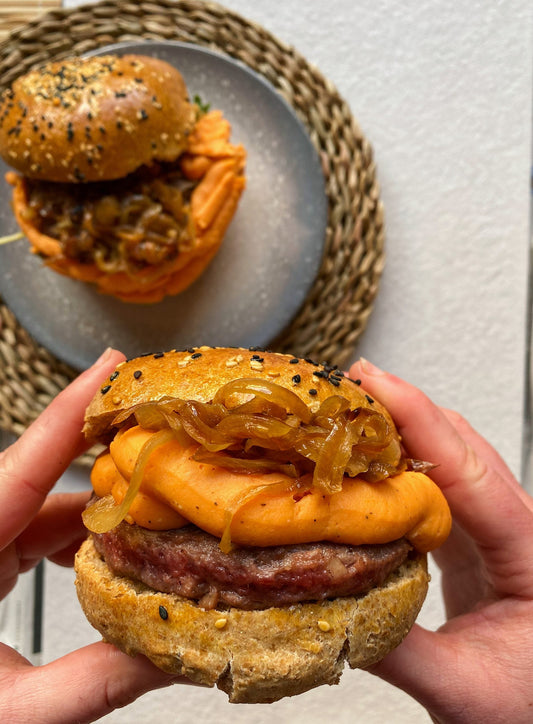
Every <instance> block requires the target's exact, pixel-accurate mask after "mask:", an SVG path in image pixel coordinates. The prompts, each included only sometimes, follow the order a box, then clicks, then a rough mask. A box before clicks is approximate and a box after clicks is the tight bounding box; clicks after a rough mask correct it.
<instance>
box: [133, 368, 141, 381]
mask: <svg viewBox="0 0 533 724" xmlns="http://www.w3.org/2000/svg"><path fill="white" fill-rule="evenodd" d="M141 375H142V371H141V370H135V372H134V373H133V376H134V377H135V379H136V380H138V379H139V377H140V376H141Z"/></svg>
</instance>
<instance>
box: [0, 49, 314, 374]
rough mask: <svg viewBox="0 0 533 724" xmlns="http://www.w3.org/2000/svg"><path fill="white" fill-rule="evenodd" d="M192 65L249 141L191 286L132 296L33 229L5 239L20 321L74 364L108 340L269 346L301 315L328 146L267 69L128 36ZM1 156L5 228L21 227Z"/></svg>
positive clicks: (197, 88)
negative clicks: (54, 251)
mask: <svg viewBox="0 0 533 724" xmlns="http://www.w3.org/2000/svg"><path fill="white" fill-rule="evenodd" d="M106 52H116V53H124V52H128V53H131V52H133V53H143V54H145V55H154V56H156V57H158V58H162V59H164V60H166V61H168V62H170V63H172V64H173V65H175V66H176V67H177V68H179V70H180V71H181V73H182V74H183V76H184V78H185V81H186V83H187V86H188V89H189V93H190V95H191V97H193V96H194V95H196V94H198V95H199V96H200V97H201V98H202V100H203V101H204V102H209V103H210V104H211V107H212V108H220V109H221V110H222V111H223V112H224V114H225V116H226V117H227V118H228V120H229V121H230V123H231V125H232V140H233V141H234V142H235V143H242V144H244V146H245V147H246V149H247V152H248V161H247V167H246V176H247V187H246V189H245V191H244V193H243V196H242V197H241V202H240V205H239V208H238V209H237V213H236V215H235V217H234V219H233V221H232V223H231V226H230V228H229V230H228V232H227V234H226V238H225V240H224V242H223V244H222V247H221V250H220V251H219V253H218V255H217V256H216V257H215V259H214V260H213V262H212V263H211V265H210V266H209V268H208V269H207V271H206V272H205V273H204V274H203V275H202V276H201V277H200V278H199V279H198V280H197V281H196V282H195V283H194V284H193V285H192V286H191V287H189V289H187V290H186V291H185V292H183V293H182V294H180V295H178V296H176V297H172V298H167V299H165V300H163V301H162V302H160V303H158V304H155V305H136V304H133V305H132V304H127V303H124V302H121V301H119V300H116V299H113V298H109V297H106V296H103V295H101V294H99V293H97V292H96V291H95V290H94V289H93V288H92V287H91V286H89V285H87V284H84V283H81V282H76V281H74V280H71V279H67V278H64V277H62V276H61V275H59V274H56V273H55V272H52V271H50V270H49V269H46V268H45V267H44V266H43V265H42V262H41V261H40V259H39V258H38V257H35V256H34V255H32V254H30V253H29V252H28V243H27V241H26V240H25V239H23V240H20V241H16V242H12V243H9V244H4V245H3V246H0V293H1V294H2V296H3V298H4V300H5V302H6V303H7V305H8V306H9V307H10V308H11V310H12V311H13V312H14V314H15V315H16V317H17V319H18V320H19V322H20V323H21V324H22V325H23V326H24V327H25V328H26V329H27V330H28V331H29V332H30V333H31V334H32V335H33V336H34V337H35V338H36V339H37V340H38V341H39V342H40V343H41V344H42V345H43V346H44V347H46V348H47V349H48V350H50V351H51V352H52V353H53V354H55V355H56V356H57V357H58V358H60V359H62V360H63V361H65V362H67V363H68V364H70V365H72V366H73V367H74V368H76V369H80V370H81V369H84V368H86V367H88V366H89V365H90V364H91V363H92V362H93V361H94V359H96V357H98V355H99V354H100V353H101V352H102V350H103V349H104V348H105V347H106V346H113V347H115V348H118V349H120V350H122V351H123V352H124V353H125V354H126V355H127V356H128V357H133V356H136V355H138V354H142V353H144V352H157V351H160V350H167V349H172V348H177V349H181V348H186V347H189V346H193V345H201V344H208V345H212V346H232V347H233V346H244V347H248V346H263V347H264V346H267V345H268V343H269V342H270V340H272V339H273V338H274V337H275V336H276V334H278V333H279V332H280V331H281V330H282V329H283V328H284V326H285V325H286V324H288V323H289V322H290V320H291V319H292V318H293V317H294V315H295V314H296V312H297V311H298V309H299V307H300V306H301V304H302V303H303V302H304V300H305V298H306V295H307V293H308V291H309V289H310V287H311V285H312V283H313V281H314V279H315V277H316V274H317V272H318V269H319V266H320V262H321V259H322V255H323V250H324V240H325V231H326V224H327V199H326V195H325V190H324V178H323V175H322V171H321V168H320V163H319V159H318V155H317V153H316V151H315V149H314V147H313V146H312V144H311V141H310V139H309V137H308V135H307V133H306V130H305V128H304V126H303V124H302V123H301V122H300V121H299V119H298V118H297V117H296V115H295V113H294V111H293V109H292V108H291V107H290V106H289V105H288V104H287V103H286V102H285V101H284V100H283V99H282V98H281V96H280V95H279V94H278V93H277V92H276V91H275V90H274V89H273V88H272V87H271V86H270V85H269V84H268V83H267V82H266V81H265V80H264V79H263V78H262V77H261V76H259V75H257V74H256V73H254V72H253V71H251V70H250V69H248V68H247V67H245V66H244V65H241V64H240V63H238V62H236V61H234V60H232V59H231V58H228V57H226V56H224V55H221V54H219V53H215V52H212V51H209V50H205V49H203V48H200V47H197V46H194V45H188V44H185V43H177V42H145V43H121V44H118V45H112V46H107V47H105V48H100V49H99V51H98V54H99V55H101V54H103V53H106ZM6 170H7V167H6V166H4V165H2V164H1V162H0V234H2V235H5V234H10V233H13V232H15V231H17V226H16V223H15V221H14V219H13V216H12V212H11V208H10V196H11V193H10V188H9V187H8V185H7V184H6V183H5V181H4V180H3V176H4V173H5V171H6Z"/></svg>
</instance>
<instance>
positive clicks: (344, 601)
mask: <svg viewBox="0 0 533 724" xmlns="http://www.w3.org/2000/svg"><path fill="white" fill-rule="evenodd" d="M75 569H76V573H77V579H76V587H77V592H78V597H79V600H80V603H81V605H82V608H83V610H84V612H85V615H86V616H87V618H88V619H89V621H90V622H91V624H92V625H93V626H94V627H95V628H96V629H97V630H98V631H100V633H101V634H102V636H103V638H104V639H105V640H106V641H109V642H110V643H113V644H115V645H116V646H118V647H119V648H120V649H122V650H123V651H125V652H126V653H128V654H130V655H135V654H139V653H141V654H144V655H145V656H147V657H148V658H149V659H151V660H152V661H153V662H154V663H155V664H156V665H157V666H158V667H159V668H161V669H163V670H164V671H168V672H171V673H176V674H183V675H185V676H187V677H189V678H190V679H191V680H192V681H194V682H197V683H199V684H203V685H205V686H215V685H216V686H218V687H219V688H220V689H222V690H223V691H225V692H226V693H227V694H228V695H229V699H230V701H231V702H236V703H237V702H239V703H260V702H272V701H276V700H278V699H281V698H282V697H285V696H293V695H295V694H299V693H302V692H304V691H307V690H308V689H311V688H313V687H315V686H319V685H322V684H336V683H338V681H339V679H340V676H341V674H342V670H343V668H344V665H345V662H347V663H348V665H349V666H350V667H351V668H366V667H368V666H371V665H372V664H374V663H376V662H377V661H379V660H380V659H382V658H383V657H384V656H385V655H386V654H387V653H388V652H389V651H391V650H392V649H393V648H394V647H396V646H397V645H398V644H399V643H400V642H401V641H402V639H403V638H404V637H405V636H406V634H407V633H408V631H409V629H410V628H411V626H412V625H413V623H414V621H415V618H416V616H417V614H418V612H419V610H420V607H421V605H422V603H423V601H424V598H425V596H426V592H427V587H428V581H429V577H428V574H427V567H426V558H425V556H423V555H419V556H418V557H416V558H414V559H410V560H409V561H407V562H406V563H404V564H403V565H402V566H401V568H400V569H399V570H398V571H397V572H395V573H394V574H392V575H391V576H390V577H389V578H388V579H387V581H386V582H385V584H384V585H383V586H381V587H379V588H374V589H372V590H371V591H370V592H369V593H367V594H366V595H364V596H361V597H358V598H338V599H335V600H331V601H326V602H322V603H305V604H297V605H293V606H289V607H287V608H268V609H265V610H261V611H243V610H238V609H234V608H232V609H229V610H227V611H217V610H209V611H206V610H203V609H202V608H200V607H199V606H198V605H196V604H195V603H194V602H192V601H189V600H187V599H183V598H180V597H178V596H175V595H172V594H166V593H165V594H164V593H158V592H156V591H154V590H152V589H150V588H147V587H146V586H143V585H142V584H138V583H134V582H133V581H130V580H128V579H126V578H120V577H117V576H114V575H113V574H112V573H111V571H110V569H109V568H108V566H107V565H106V563H105V562H104V561H103V560H102V559H101V558H100V556H99V555H98V553H97V552H96V550H95V548H94V545H93V542H92V540H91V539H88V540H87V541H86V542H85V543H84V544H83V545H82V547H81V549H80V551H79V553H78V554H77V556H76V562H75ZM328 627H329V628H328Z"/></svg>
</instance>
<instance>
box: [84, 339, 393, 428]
mask: <svg viewBox="0 0 533 724" xmlns="http://www.w3.org/2000/svg"><path fill="white" fill-rule="evenodd" d="M239 378H258V379H265V380H270V381H272V382H275V383H276V384H277V385H280V386H282V387H285V388H287V389H289V390H291V391H292V392H294V393H295V394H296V395H298V397H300V399H302V400H303V401H304V402H305V404H306V405H307V406H308V407H310V408H311V410H313V411H314V410H316V409H318V407H319V406H320V403H321V402H323V401H324V400H325V399H327V398H328V397H330V396H332V395H342V396H343V397H345V398H346V399H348V400H349V401H350V403H351V407H352V409H355V408H356V407H363V408H371V409H376V410H378V411H379V412H380V413H381V414H383V415H384V416H385V417H386V419H387V420H388V421H389V423H390V425H391V427H392V428H393V429H394V425H393V423H392V420H391V418H390V416H389V413H388V412H387V411H386V410H385V408H384V407H382V406H381V405H380V404H379V402H377V401H376V400H373V399H372V398H371V397H370V396H369V395H367V394H366V393H365V391H364V390H362V389H361V387H360V386H359V385H358V384H357V383H356V382H354V381H352V380H350V379H348V378H347V377H344V376H342V372H339V370H338V369H337V368H332V367H330V366H328V365H325V364H317V363H315V362H311V361H308V360H303V359H297V358H295V357H294V356H292V355H286V354H279V353H275V352H263V351H255V350H253V349H252V350H251V349H237V348H226V347H217V348H213V347H198V348H194V349H190V350H187V351H179V352H178V351H172V352H166V353H165V354H155V355H146V356H143V357H137V358H136V359H131V360H128V361H127V362H124V363H122V364H120V365H118V367H117V368H116V370H115V371H114V372H113V374H112V375H111V376H110V378H109V380H106V381H105V383H104V384H103V385H102V387H101V388H100V389H99V391H98V392H97V393H96V395H95V396H94V398H93V400H92V402H91V403H90V405H89V407H88V408H87V411H86V414H85V426H84V432H85V435H86V437H87V439H88V440H89V441H91V442H96V441H102V442H105V441H107V439H108V432H109V430H110V427H111V425H112V422H113V419H114V418H115V417H116V415H117V414H118V413H120V412H122V411H123V410H127V409H129V408H130V407H132V406H133V405H136V404H139V403H141V402H152V401H156V400H160V399H162V398H164V397H177V398H180V399H185V400H198V401H200V402H209V401H211V400H212V399H213V397H214V396H215V394H216V392H217V391H218V389H219V388H220V387H222V386H223V385H224V384H226V383H227V382H231V381H232V380H235V379H239Z"/></svg>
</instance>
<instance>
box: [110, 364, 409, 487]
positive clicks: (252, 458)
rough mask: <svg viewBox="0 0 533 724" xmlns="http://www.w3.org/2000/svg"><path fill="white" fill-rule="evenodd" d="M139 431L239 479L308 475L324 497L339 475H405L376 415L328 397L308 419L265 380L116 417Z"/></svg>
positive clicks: (391, 437) (299, 404)
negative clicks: (168, 438)
mask: <svg viewBox="0 0 533 724" xmlns="http://www.w3.org/2000/svg"><path fill="white" fill-rule="evenodd" d="M132 417H133V418H135V419H136V421H137V423H138V424H139V425H141V427H144V428H145V429H151V430H156V431H162V430H165V429H169V428H170V430H171V431H172V432H173V434H174V436H175V438H176V439H177V440H178V441H179V443H180V444H181V445H182V446H183V447H189V446H191V444H192V443H193V441H194V442H196V443H198V444H199V445H200V447H199V449H198V450H197V451H196V452H195V454H194V459H195V460H198V461H201V462H206V463H209V464H212V465H217V466H220V467H224V468H226V469H228V470H232V471H238V472H244V473H257V472H260V473H263V472H284V473H286V474H287V475H290V476H291V477H296V478H301V477H302V476H303V475H307V474H311V475H312V479H313V484H314V485H315V486H316V487H318V488H320V490H322V491H323V492H325V493H328V494H329V493H333V492H336V491H339V490H340V489H341V488H342V481H343V478H344V476H345V475H348V476H350V477H355V476H361V477H363V478H364V479H365V480H367V481H368V482H374V481H377V480H381V479H383V478H385V477H387V476H389V475H393V474H394V473H396V472H398V471H399V469H400V467H401V466H403V467H405V462H403V461H402V452H401V447H400V443H399V440H398V438H397V436H396V435H395V434H394V428H393V427H392V426H391V425H390V424H389V422H388V420H387V418H386V417H385V416H384V415H382V414H381V413H380V412H379V411H378V410H375V409H369V408H363V407H356V408H355V409H353V410H352V409H350V403H349V401H348V400H347V399H346V398H345V397H343V396H342V395H332V396H331V397H329V398H327V399H326V400H324V401H323V402H322V403H321V404H320V406H319V408H318V410H316V411H315V412H312V411H311V409H310V408H309V407H307V405H306V404H305V403H304V402H303V400H301V399H300V398H299V397H298V396H297V395H296V394H295V393H294V392H292V391H291V390H287V389H286V388H284V387H281V386H280V385H277V384H276V383H274V382H271V381H269V380H262V379H256V378H243V379H237V380H233V381H231V382H228V383H227V384H225V385H224V386H223V387H221V388H220V389H219V390H218V392H217V393H216V395H215V397H214V400H213V402H200V401H198V400H181V399H178V398H164V399H161V400H159V401H157V402H149V403H142V404H139V405H136V406H134V407H132V408H130V409H129V410H125V411H123V412H121V413H120V414H119V415H117V417H116V418H115V420H114V424H116V425H118V426H120V425H129V424H130V423H131V420H130V418H132Z"/></svg>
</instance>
